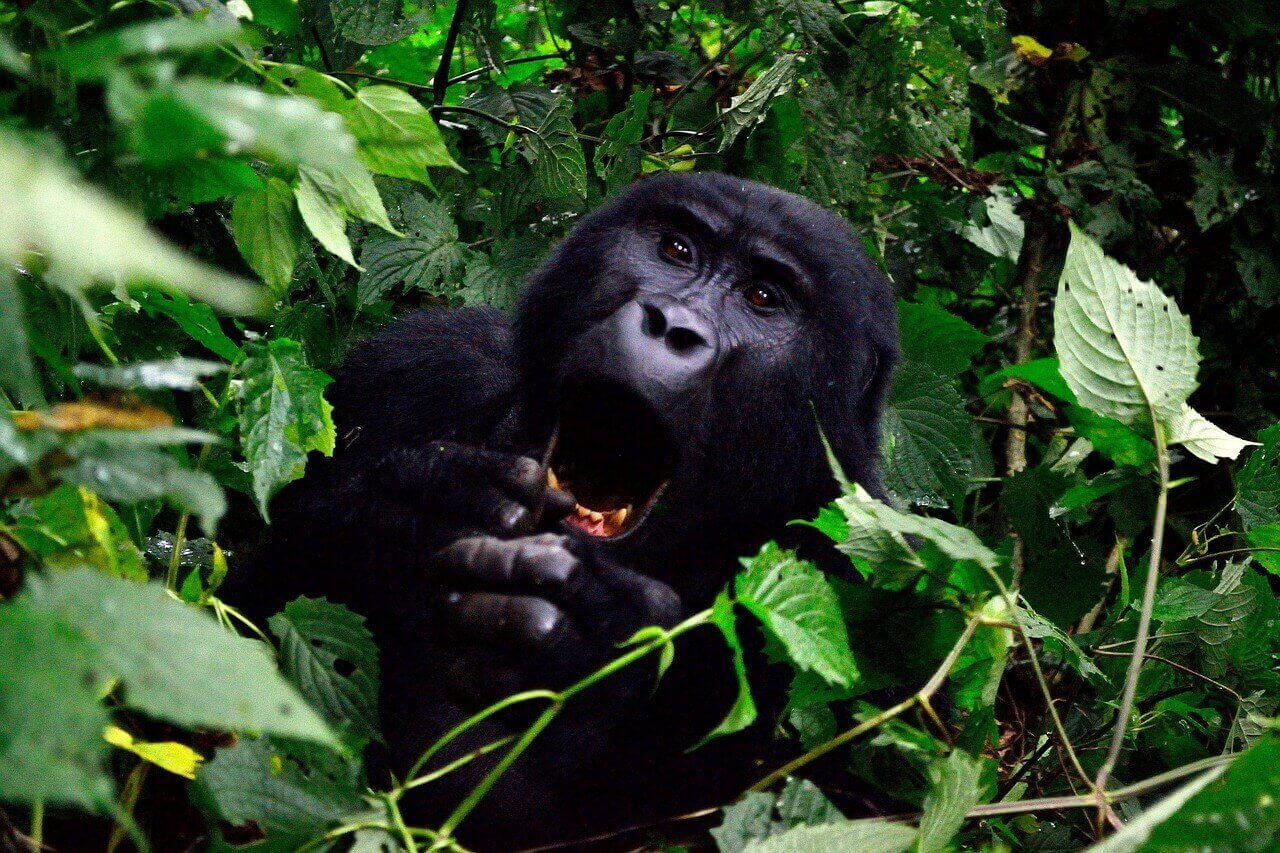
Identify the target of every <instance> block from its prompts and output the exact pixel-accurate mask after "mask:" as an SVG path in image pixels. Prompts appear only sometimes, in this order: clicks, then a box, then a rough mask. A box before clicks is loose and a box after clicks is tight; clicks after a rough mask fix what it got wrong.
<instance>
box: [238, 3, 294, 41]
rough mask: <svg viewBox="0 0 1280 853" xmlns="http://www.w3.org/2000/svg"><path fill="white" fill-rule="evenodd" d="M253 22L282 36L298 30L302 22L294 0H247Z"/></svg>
mask: <svg viewBox="0 0 1280 853" xmlns="http://www.w3.org/2000/svg"><path fill="white" fill-rule="evenodd" d="M247 2H248V4H249V9H250V11H252V12H253V22H254V23H255V24H261V25H262V26H264V27H270V28H271V29H273V30H275V31H276V32H278V33H280V35H283V36H291V35H294V34H295V33H297V32H298V27H300V26H301V24H302V22H301V20H300V16H299V15H298V4H297V2H296V0H247Z"/></svg>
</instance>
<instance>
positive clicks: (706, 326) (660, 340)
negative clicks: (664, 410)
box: [613, 297, 718, 403]
mask: <svg viewBox="0 0 1280 853" xmlns="http://www.w3.org/2000/svg"><path fill="white" fill-rule="evenodd" d="M614 319H615V323H614V329H613V331H614V334H615V335H616V336H617V337H616V344H617V349H616V350H615V353H616V355H617V356H618V357H620V359H621V360H622V361H623V362H624V363H623V364H619V365H615V366H614V367H615V368H621V369H622V370H621V372H623V373H625V374H629V376H630V378H631V380H632V382H633V383H635V384H637V385H639V386H640V387H638V388H637V389H636V390H639V391H642V392H643V391H646V390H647V391H649V392H651V395H652V396H660V397H666V398H667V399H666V400H664V401H663V402H672V403H674V402H676V398H679V397H681V396H684V395H685V394H687V393H688V392H691V391H697V390H699V389H701V388H702V387H703V386H704V385H705V383H706V381H707V378H708V376H709V374H710V372H711V368H712V365H713V364H714V363H715V361H716V355H717V350H718V345H717V338H716V332H715V328H714V327H713V326H712V325H711V323H709V322H708V321H707V320H706V319H705V318H703V317H701V316H700V315H699V314H698V313H697V312H695V311H692V310H690V309H689V308H688V307H687V306H685V305H684V304H682V303H680V302H678V301H676V300H674V299H669V298H664V297H645V298H642V299H639V300H636V301H633V302H629V303H627V304H626V305H624V306H622V308H620V309H618V312H617V314H616V315H615V317H614ZM652 392H658V393H657V394H656V395H653V394H652ZM655 402H657V401H655Z"/></svg>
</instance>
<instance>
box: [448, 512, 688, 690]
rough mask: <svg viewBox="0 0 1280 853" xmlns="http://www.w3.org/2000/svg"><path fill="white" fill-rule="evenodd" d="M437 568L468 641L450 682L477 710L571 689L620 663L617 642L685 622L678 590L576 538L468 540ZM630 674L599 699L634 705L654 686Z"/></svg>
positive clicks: (458, 629)
mask: <svg viewBox="0 0 1280 853" xmlns="http://www.w3.org/2000/svg"><path fill="white" fill-rule="evenodd" d="M433 563H434V566H433V568H434V572H433V575H434V577H433V581H434V582H435V583H436V584H441V585H443V586H444V587H445V589H446V590H448V592H447V593H446V601H445V610H446V613H447V620H448V622H449V627H450V629H451V630H452V632H454V633H455V634H456V635H457V637H456V639H457V640H458V641H460V643H459V644H458V645H455V646H453V648H452V651H453V652H455V653H456V656H453V657H454V660H453V662H452V664H451V665H450V666H448V667H447V673H446V675H445V677H446V678H447V679H448V680H449V685H448V687H449V690H450V692H451V693H453V694H454V695H455V697H456V698H457V699H458V700H459V701H461V702H463V703H464V704H468V705H487V704H490V703H491V702H494V701H496V700H498V699H501V698H503V697H504V696H508V695H510V694H512V693H515V692H518V691H520V690H526V689H530V688H535V687H550V688H559V687H563V686H565V685H566V684H569V683H571V682H572V681H573V680H575V679H577V678H580V677H582V676H584V675H586V674H587V673H589V672H591V671H592V670H594V669H596V668H598V667H599V666H601V665H603V664H604V663H606V662H607V661H608V660H610V659H611V658H613V657H615V656H616V655H618V654H619V651H618V648H617V644H618V643H620V642H622V641H624V640H626V639H628V638H630V637H631V635H633V634H634V633H635V632H636V631H638V630H639V629H640V628H643V627H645V626H647V625H661V626H663V627H670V626H672V625H674V624H676V622H678V621H679V619H680V616H681V609H682V608H681V602H680V598H679V596H677V595H676V593H675V591H674V590H672V589H671V588H670V587H669V586H667V585H666V584H664V583H662V582H660V581H657V580H654V579H653V578H650V577H647V576H645V575H642V574H639V573H637V572H634V571H632V570H630V569H627V568H624V567H622V566H618V565H613V564H610V563H608V562H607V561H605V560H603V559H601V558H599V557H597V556H594V555H592V554H590V553H589V552H588V550H587V549H586V548H584V547H582V543H581V542H579V541H578V540H576V539H574V538H573V537H570V536H564V535H558V534H551V533H546V534H540V535H537V536H527V537H523V538H519V539H509V540H504V539H498V538H495V537H491V536H474V537H468V538H464V539H461V540H459V541H457V542H455V543H454V544H452V545H450V546H449V547H447V548H445V549H443V550H442V551H440V552H439V553H438V554H437V555H436V557H435V559H434V561H433ZM625 675H626V674H624V677H615V678H613V679H609V680H608V681H606V682H605V684H604V685H602V686H601V689H600V690H598V691H595V695H596V697H597V698H608V699H614V700H617V699H622V698H627V697H630V696H632V695H634V694H635V692H636V690H637V689H646V688H647V686H651V684H652V682H651V681H647V679H644V678H635V677H630V678H628V677H625ZM606 685H607V686H606Z"/></svg>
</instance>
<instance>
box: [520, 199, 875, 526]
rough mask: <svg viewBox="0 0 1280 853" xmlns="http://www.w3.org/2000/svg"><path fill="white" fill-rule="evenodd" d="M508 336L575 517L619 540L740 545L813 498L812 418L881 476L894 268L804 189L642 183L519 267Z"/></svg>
mask: <svg viewBox="0 0 1280 853" xmlns="http://www.w3.org/2000/svg"><path fill="white" fill-rule="evenodd" d="M517 341H518V347H519V353H520V363H521V370H522V372H523V376H524V380H525V383H524V386H523V387H525V388H526V389H527V390H528V392H529V397H528V399H526V400H525V401H524V406H525V410H526V411H527V412H528V413H529V417H530V421H531V424H532V425H533V428H534V429H535V431H537V432H538V433H539V434H543V435H550V434H553V433H554V434H555V438H554V439H553V440H552V447H551V448H550V457H549V461H550V467H551V469H552V471H554V472H555V474H556V475H557V476H558V478H559V479H560V481H561V482H563V483H565V484H566V485H567V486H568V488H569V489H570V490H571V491H572V492H573V493H574V495H575V496H576V497H577V499H578V502H579V504H580V509H579V511H578V513H577V518H576V523H577V524H578V526H579V527H581V528H583V529H584V530H586V531H587V532H588V533H591V534H593V535H596V536H600V537H605V538H612V539H615V540H616V541H617V543H618V545H619V546H620V547H622V546H624V545H625V544H627V543H635V542H645V543H647V548H646V549H648V548H649V547H651V546H652V544H653V543H654V542H655V541H672V540H674V541H679V542H689V541H691V539H694V538H702V539H710V540H712V541H720V542H725V543H733V544H735V545H742V544H749V542H750V540H751V539H752V538H753V537H758V536H759V535H760V531H761V530H762V528H765V527H768V526H770V525H773V524H780V523H782V522H785V521H786V520H788V519H790V518H794V517H797V516H801V515H805V514H812V513H813V512H814V511H815V510H816V508H817V506H818V505H819V504H820V503H821V502H822V501H825V500H827V499H829V498H830V497H831V493H832V487H833V484H832V478H831V474H830V471H829V470H828V468H827V465H826V463H825V459H824V455H823V452H822V447H821V442H820V440H819V433H818V429H817V423H821V424H822V428H823V431H824V432H825V433H826V435H827V437H828V438H829V439H830V441H831V443H832V445H833V447H834V448H835V451H836V454H837V456H838V457H839V459H840V461H841V463H842V464H843V466H844V468H845V470H846V472H848V473H849V475H850V476H851V477H853V478H854V479H857V480H859V481H860V482H862V483H863V484H864V485H866V486H867V487H869V488H871V489H873V490H874V489H876V487H877V486H878V470H877V460H878V447H879V444H878V437H879V431H880V411H881V407H882V404H883V399H884V394H885V389H886V384H887V381H888V377H889V375H890V373H891V371H892V367H893V365H894V363H895V361H896V360H897V353H898V351H897V330H896V320H895V310H894V299H893V296H892V292H891V287H890V285H889V283H888V281H887V280H886V279H885V277H884V276H883V275H882V274H881V273H880V271H879V270H878V269H876V267H875V266H874V265H873V264H872V263H871V262H870V261H869V260H868V258H867V257H866V255H865V254H864V253H863V251H862V250H861V248H860V247H859V244H858V241H857V239H856V237H855V236H854V235H853V233H852V231H851V230H850V228H849V227H848V225H846V224H845V222H844V221H843V220H842V219H841V218H840V217H838V216H837V215H835V214H833V213H831V212H829V211H826V210H823V209H822V208H820V207H818V206H817V205H815V204H813V203H812V202H809V201H806V200H804V199H802V198H799V197H798V196H795V195H792V194H790V193H786V192H783V191H781V190H777V189H774V188H772V187H767V186H764V185H762V184H757V183H754V182H751V181H746V180H742V179H739V178H732V177H729V176H725V175H715V174H704V175H689V176H683V177H682V176H664V177H658V178H652V179H649V180H646V181H643V182H642V183H639V184H637V185H636V186H634V187H632V188H631V189H630V190H629V191H627V192H625V193H623V194H621V195H620V196H618V197H617V198H616V199H614V200H613V201H612V202H611V203H609V204H607V205H605V206H604V207H602V208H601V209H600V210H598V211H596V212H595V213H593V214H592V215H591V216H589V217H587V218H585V219H584V220H583V221H582V222H581V223H580V224H579V225H578V227H577V228H576V229H575V230H574V231H573V233H572V234H571V235H570V236H569V237H568V239H566V240H565V241H564V242H563V243H562V244H561V245H560V246H559V248H558V249H557V251H556V252H555V253H554V254H553V256H552V257H551V258H550V259H549V260H548V261H547V262H546V263H545V264H544V265H543V267H542V268H541V269H540V270H539V271H538V272H537V273H536V274H535V275H534V276H533V278H532V280H531V281H530V283H529V286H528V287H527V289H526V291H525V293H524V295H523V298H522V301H521V303H520V309H519V315H518V319H517ZM815 415H816V419H815Z"/></svg>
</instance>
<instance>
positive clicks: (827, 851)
mask: <svg viewBox="0 0 1280 853" xmlns="http://www.w3.org/2000/svg"><path fill="white" fill-rule="evenodd" d="M915 839H916V830H915V829H914V828H913V827H911V826H908V825H906V824H901V823H890V822H889V821H887V820H878V819H867V820H850V821H844V822H842V823H827V824H822V825H820V826H797V827H795V828H794V829H790V830H788V831H786V832H784V833H782V834H781V835H776V836H774V837H772V838H769V839H767V840H765V841H761V842H758V843H754V844H749V845H747V847H746V849H747V850H749V851H751V853H851V851H855V850H856V851H858V853H902V851H904V850H908V849H909V848H910V847H911V844H912V842H913V841H915Z"/></svg>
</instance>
